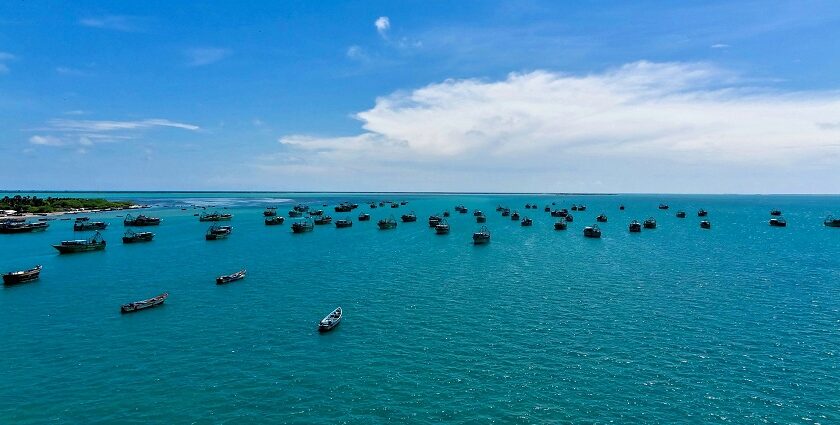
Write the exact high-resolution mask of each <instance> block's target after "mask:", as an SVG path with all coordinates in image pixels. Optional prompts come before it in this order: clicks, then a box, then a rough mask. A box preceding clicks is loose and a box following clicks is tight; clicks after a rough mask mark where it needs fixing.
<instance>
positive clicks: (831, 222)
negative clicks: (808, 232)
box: [823, 216, 840, 227]
mask: <svg viewBox="0 0 840 425" xmlns="http://www.w3.org/2000/svg"><path fill="white" fill-rule="evenodd" d="M823 224H824V225H826V227H840V218H834V217H832V216H828V217H826V218H825V221H823Z"/></svg>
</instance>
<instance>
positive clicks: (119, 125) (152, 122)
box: [49, 118, 200, 132]
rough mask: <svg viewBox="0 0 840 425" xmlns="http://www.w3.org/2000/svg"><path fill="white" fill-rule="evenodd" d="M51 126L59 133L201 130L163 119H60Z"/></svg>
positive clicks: (195, 126)
mask: <svg viewBox="0 0 840 425" xmlns="http://www.w3.org/2000/svg"><path fill="white" fill-rule="evenodd" d="M49 124H50V127H51V128H52V129H54V130H59V131H91V132H105V131H115V130H141V129H147V128H152V127H173V128H180V129H184V130H192V131H195V130H199V129H200V127H198V126H197V125H193V124H185V123H180V122H175V121H170V120H167V119H161V118H152V119H145V120H139V121H105V120H102V121H97V120H68V119H60V118H59V119H54V120H51V121H50V122H49Z"/></svg>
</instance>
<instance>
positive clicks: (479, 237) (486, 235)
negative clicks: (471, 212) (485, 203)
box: [472, 226, 490, 245]
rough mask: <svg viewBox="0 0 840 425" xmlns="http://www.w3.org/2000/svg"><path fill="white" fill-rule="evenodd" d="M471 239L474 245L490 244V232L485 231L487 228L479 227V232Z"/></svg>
mask: <svg viewBox="0 0 840 425" xmlns="http://www.w3.org/2000/svg"><path fill="white" fill-rule="evenodd" d="M472 239H473V244H475V245H482V244H486V243H490V231H489V230H487V226H481V229H479V231H477V232H475V233H473V235H472Z"/></svg>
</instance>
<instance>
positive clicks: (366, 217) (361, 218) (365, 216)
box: [358, 213, 370, 221]
mask: <svg viewBox="0 0 840 425" xmlns="http://www.w3.org/2000/svg"><path fill="white" fill-rule="evenodd" d="M358 218H359V221H370V214H368V213H361V214H359V217H358Z"/></svg>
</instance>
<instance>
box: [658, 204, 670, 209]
mask: <svg viewBox="0 0 840 425" xmlns="http://www.w3.org/2000/svg"><path fill="white" fill-rule="evenodd" d="M668 208H671V207H669V206H668V205H667V204H659V209H660V210H667V209H668Z"/></svg>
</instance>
